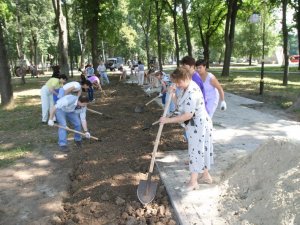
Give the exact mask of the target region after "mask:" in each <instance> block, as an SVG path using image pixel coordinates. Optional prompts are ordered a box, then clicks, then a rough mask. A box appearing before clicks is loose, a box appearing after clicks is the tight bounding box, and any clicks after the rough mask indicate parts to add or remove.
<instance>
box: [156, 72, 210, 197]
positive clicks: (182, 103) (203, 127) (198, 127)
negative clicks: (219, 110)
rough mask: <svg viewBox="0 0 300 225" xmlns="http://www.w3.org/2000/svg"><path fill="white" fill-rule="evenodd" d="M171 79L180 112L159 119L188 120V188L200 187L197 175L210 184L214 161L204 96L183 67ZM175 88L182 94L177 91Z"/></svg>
mask: <svg viewBox="0 0 300 225" xmlns="http://www.w3.org/2000/svg"><path fill="white" fill-rule="evenodd" d="M170 76H171V79H172V82H173V83H175V84H176V86H175V85H173V86H171V87H170V88H169V90H170V92H171V93H172V95H173V98H175V99H173V100H174V101H175V102H177V106H178V110H179V113H180V114H179V115H178V116H176V117H172V118H167V117H161V118H160V122H161V123H163V124H165V123H185V129H186V131H187V138H188V153H189V169H190V172H191V177H190V180H189V182H188V183H187V186H186V187H185V188H184V189H186V190H187V191H190V190H194V189H196V188H198V175H199V174H201V175H202V176H201V179H200V181H202V182H205V183H211V182H212V178H211V176H210V174H209V172H208V170H209V169H210V165H211V164H212V163H213V145H212V121H211V119H210V117H209V115H208V114H207V112H206V109H205V104H204V99H203V95H202V92H201V90H200V88H199V86H198V85H197V84H196V83H195V82H194V81H192V79H191V74H190V73H189V71H188V70H187V69H185V68H183V67H180V68H177V69H175V70H174V72H173V73H171V75H170ZM176 87H178V88H180V93H179V95H177V99H176V96H175V94H174V92H175V89H176Z"/></svg>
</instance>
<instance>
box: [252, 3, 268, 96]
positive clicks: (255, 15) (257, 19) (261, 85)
mask: <svg viewBox="0 0 300 225" xmlns="http://www.w3.org/2000/svg"><path fill="white" fill-rule="evenodd" d="M263 3H264V6H263V15H262V16H260V15H259V14H258V13H253V14H252V15H251V16H250V19H249V21H250V23H258V22H260V21H261V22H262V58H261V71H260V82H259V94H260V95H262V94H263V92H264V74H265V42H266V37H265V33H266V32H265V31H266V22H265V3H266V2H265V1H264V2H263ZM261 17H262V18H261Z"/></svg>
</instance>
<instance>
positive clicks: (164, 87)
mask: <svg viewBox="0 0 300 225" xmlns="http://www.w3.org/2000/svg"><path fill="white" fill-rule="evenodd" d="M101 66H103V65H101ZM101 66H100V68H99V67H98V68H99V70H100V72H101V71H102V68H101ZM89 68H90V67H89V66H88V67H87V69H86V74H88V76H86V77H85V76H84V77H83V76H82V77H81V83H79V82H76V81H72V82H69V83H66V82H67V77H66V76H65V75H63V74H62V75H59V76H58V77H52V78H50V79H49V80H48V81H47V83H46V84H45V85H44V86H43V87H42V89H41V100H42V121H43V123H47V119H48V112H49V109H50V107H51V109H50V115H49V120H48V125H50V126H53V125H54V121H55V119H56V121H57V122H58V124H59V125H60V128H59V131H58V137H59V140H58V144H59V146H60V148H61V150H62V151H67V131H66V129H64V127H66V126H67V120H69V121H70V122H71V123H72V125H73V127H74V129H75V130H76V131H81V127H82V128H83V130H84V132H85V137H86V138H90V133H89V132H88V128H87V122H86V106H87V104H88V103H89V102H90V101H91V99H89V98H88V97H85V96H83V95H82V94H81V93H82V90H86V91H88V90H89V88H90V87H91V86H92V85H94V83H92V81H91V79H90V78H91V77H93V76H95V74H92V72H90V69H89ZM142 71H143V73H144V67H143V66H141V63H140V72H142ZM89 75H90V76H89ZM143 75H144V74H143ZM140 77H141V76H140ZM140 77H139V84H140V85H141V84H142V79H141V78H140ZM155 77H156V78H157V80H158V81H159V82H160V84H161V93H160V95H161V96H160V97H162V103H163V105H165V104H166V99H168V98H166V96H167V95H168V94H169V95H171V99H172V103H171V107H170V110H169V111H176V113H173V114H172V116H166V117H161V118H160V123H161V124H167V123H179V124H181V125H182V127H184V133H185V137H186V139H187V142H188V154H189V161H188V164H189V169H190V172H191V176H190V179H189V181H188V182H187V184H186V186H185V187H184V189H185V190H194V189H197V188H198V185H199V184H198V182H204V183H208V184H210V183H212V177H211V175H210V174H209V169H210V168H211V164H213V141H212V136H213V135H212V132H213V124H212V117H213V115H214V112H215V110H216V108H217V107H218V104H219V101H221V104H220V108H221V110H226V108H227V106H226V102H225V96H224V91H223V88H222V87H221V85H220V83H219V81H218V80H217V78H216V77H215V76H214V75H213V74H212V73H210V72H208V71H207V68H206V62H205V61H204V60H198V61H195V59H194V58H193V57H191V56H185V57H183V58H182V60H181V66H180V67H178V68H176V69H175V70H174V71H173V72H172V73H171V74H170V76H167V75H166V74H164V73H163V72H161V71H157V72H155ZM96 80H97V79H96ZM108 82H109V81H108ZM95 83H96V85H94V87H98V89H99V88H100V89H101V83H100V81H99V79H98V81H97V82H95ZM53 96H55V97H57V99H58V100H56V103H55V104H54V103H52V104H51V102H54V101H53ZM54 100H55V98H54ZM169 115H171V114H169ZM55 116H56V118H55ZM74 140H75V143H76V145H77V146H79V147H80V146H81V135H79V134H77V133H75V135H74ZM199 174H200V175H201V177H200V179H198V178H199Z"/></svg>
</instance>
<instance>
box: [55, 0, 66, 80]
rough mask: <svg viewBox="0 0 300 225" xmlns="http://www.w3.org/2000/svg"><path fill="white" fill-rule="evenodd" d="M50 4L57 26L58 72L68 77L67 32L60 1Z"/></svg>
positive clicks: (56, 0)
mask: <svg viewBox="0 0 300 225" xmlns="http://www.w3.org/2000/svg"><path fill="white" fill-rule="evenodd" d="M52 3H53V8H54V11H55V15H56V21H57V25H58V52H59V66H60V72H61V73H62V74H65V75H67V76H69V70H70V68H69V63H68V32H67V24H66V18H65V16H64V15H63V13H62V9H61V1H60V0H52Z"/></svg>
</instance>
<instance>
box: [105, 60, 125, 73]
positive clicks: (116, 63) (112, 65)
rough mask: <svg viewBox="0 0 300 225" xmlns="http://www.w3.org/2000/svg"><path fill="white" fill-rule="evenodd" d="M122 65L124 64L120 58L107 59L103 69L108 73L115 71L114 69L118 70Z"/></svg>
mask: <svg viewBox="0 0 300 225" xmlns="http://www.w3.org/2000/svg"><path fill="white" fill-rule="evenodd" d="M123 64H124V59H123V58H122V57H113V58H108V59H107V62H106V64H105V67H106V69H109V70H110V71H115V70H116V69H119V68H120V67H121V65H123Z"/></svg>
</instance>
